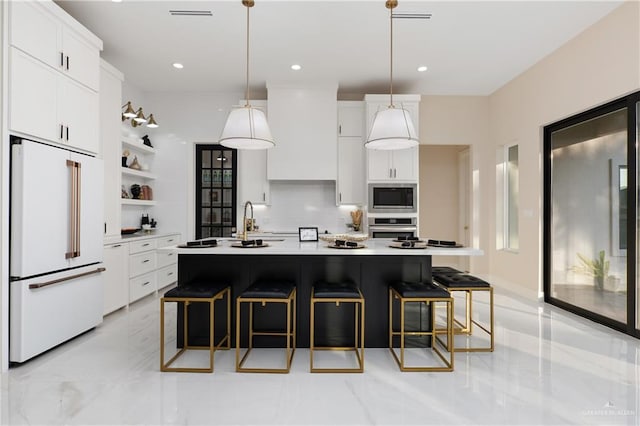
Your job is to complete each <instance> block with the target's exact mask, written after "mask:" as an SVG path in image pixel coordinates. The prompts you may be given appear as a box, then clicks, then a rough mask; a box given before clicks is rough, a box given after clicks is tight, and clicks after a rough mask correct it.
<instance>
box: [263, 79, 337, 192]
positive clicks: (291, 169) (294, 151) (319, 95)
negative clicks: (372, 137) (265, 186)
mask: <svg viewBox="0 0 640 426" xmlns="http://www.w3.org/2000/svg"><path fill="white" fill-rule="evenodd" d="M267 91H268V95H267V110H268V111H269V118H268V120H269V126H270V127H271V133H272V134H273V138H274V140H275V143H276V146H275V147H274V148H271V149H270V150H269V151H268V153H267V164H268V167H267V177H268V179H270V180H336V179H337V174H338V158H337V156H338V145H337V143H338V142H337V141H338V133H337V127H338V102H337V93H338V85H337V84H330V85H318V86H314V87H305V88H299V87H292V86H290V85H289V86H285V85H277V84H270V83H267Z"/></svg>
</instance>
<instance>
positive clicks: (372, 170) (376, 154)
mask: <svg viewBox="0 0 640 426" xmlns="http://www.w3.org/2000/svg"><path fill="white" fill-rule="evenodd" d="M390 157H391V151H382V150H375V149H368V150H367V171H368V176H369V180H391V179H393V170H392V169H391V158H390Z"/></svg>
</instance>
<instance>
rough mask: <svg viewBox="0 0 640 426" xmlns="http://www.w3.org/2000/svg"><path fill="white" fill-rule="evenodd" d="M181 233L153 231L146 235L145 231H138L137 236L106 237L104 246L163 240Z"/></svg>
mask: <svg viewBox="0 0 640 426" xmlns="http://www.w3.org/2000/svg"><path fill="white" fill-rule="evenodd" d="M179 234H180V233H179V232H166V231H151V232H150V233H146V232H144V231H138V232H136V233H135V234H129V235H121V236H119V237H106V238H104V241H103V244H105V245H106V244H120V243H130V242H132V241H140V240H148V239H149V238H162V237H168V236H169V235H179Z"/></svg>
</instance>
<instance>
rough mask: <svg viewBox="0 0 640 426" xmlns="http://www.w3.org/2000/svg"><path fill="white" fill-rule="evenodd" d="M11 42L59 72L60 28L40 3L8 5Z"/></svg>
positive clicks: (13, 2) (18, 2) (19, 2)
mask: <svg viewBox="0 0 640 426" xmlns="http://www.w3.org/2000/svg"><path fill="white" fill-rule="evenodd" d="M9 11H10V20H9V28H10V30H9V34H10V35H9V36H10V38H11V40H10V43H11V44H12V45H13V46H15V47H17V48H19V49H20V50H22V51H24V52H26V53H28V54H29V55H31V56H33V57H34V58H37V59H39V60H40V61H42V62H44V63H45V64H47V65H49V66H51V67H53V68H55V69H60V61H61V59H60V58H61V53H62V52H61V49H60V48H59V46H60V43H61V25H60V23H59V21H58V20H57V19H56V18H55V17H54V16H53V15H51V13H50V12H49V11H47V10H46V9H45V8H44V7H43V6H42V5H41V4H40V2H33V1H12V2H9Z"/></svg>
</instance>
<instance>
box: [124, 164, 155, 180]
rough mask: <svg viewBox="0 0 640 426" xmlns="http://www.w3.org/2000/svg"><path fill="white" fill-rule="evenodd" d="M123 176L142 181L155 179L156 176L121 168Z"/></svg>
mask: <svg viewBox="0 0 640 426" xmlns="http://www.w3.org/2000/svg"><path fill="white" fill-rule="evenodd" d="M122 174H123V175H129V176H136V177H139V178H143V179H155V178H156V175H154V174H153V173H149V172H143V171H142V170H136V169H130V168H128V167H123V168H122Z"/></svg>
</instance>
